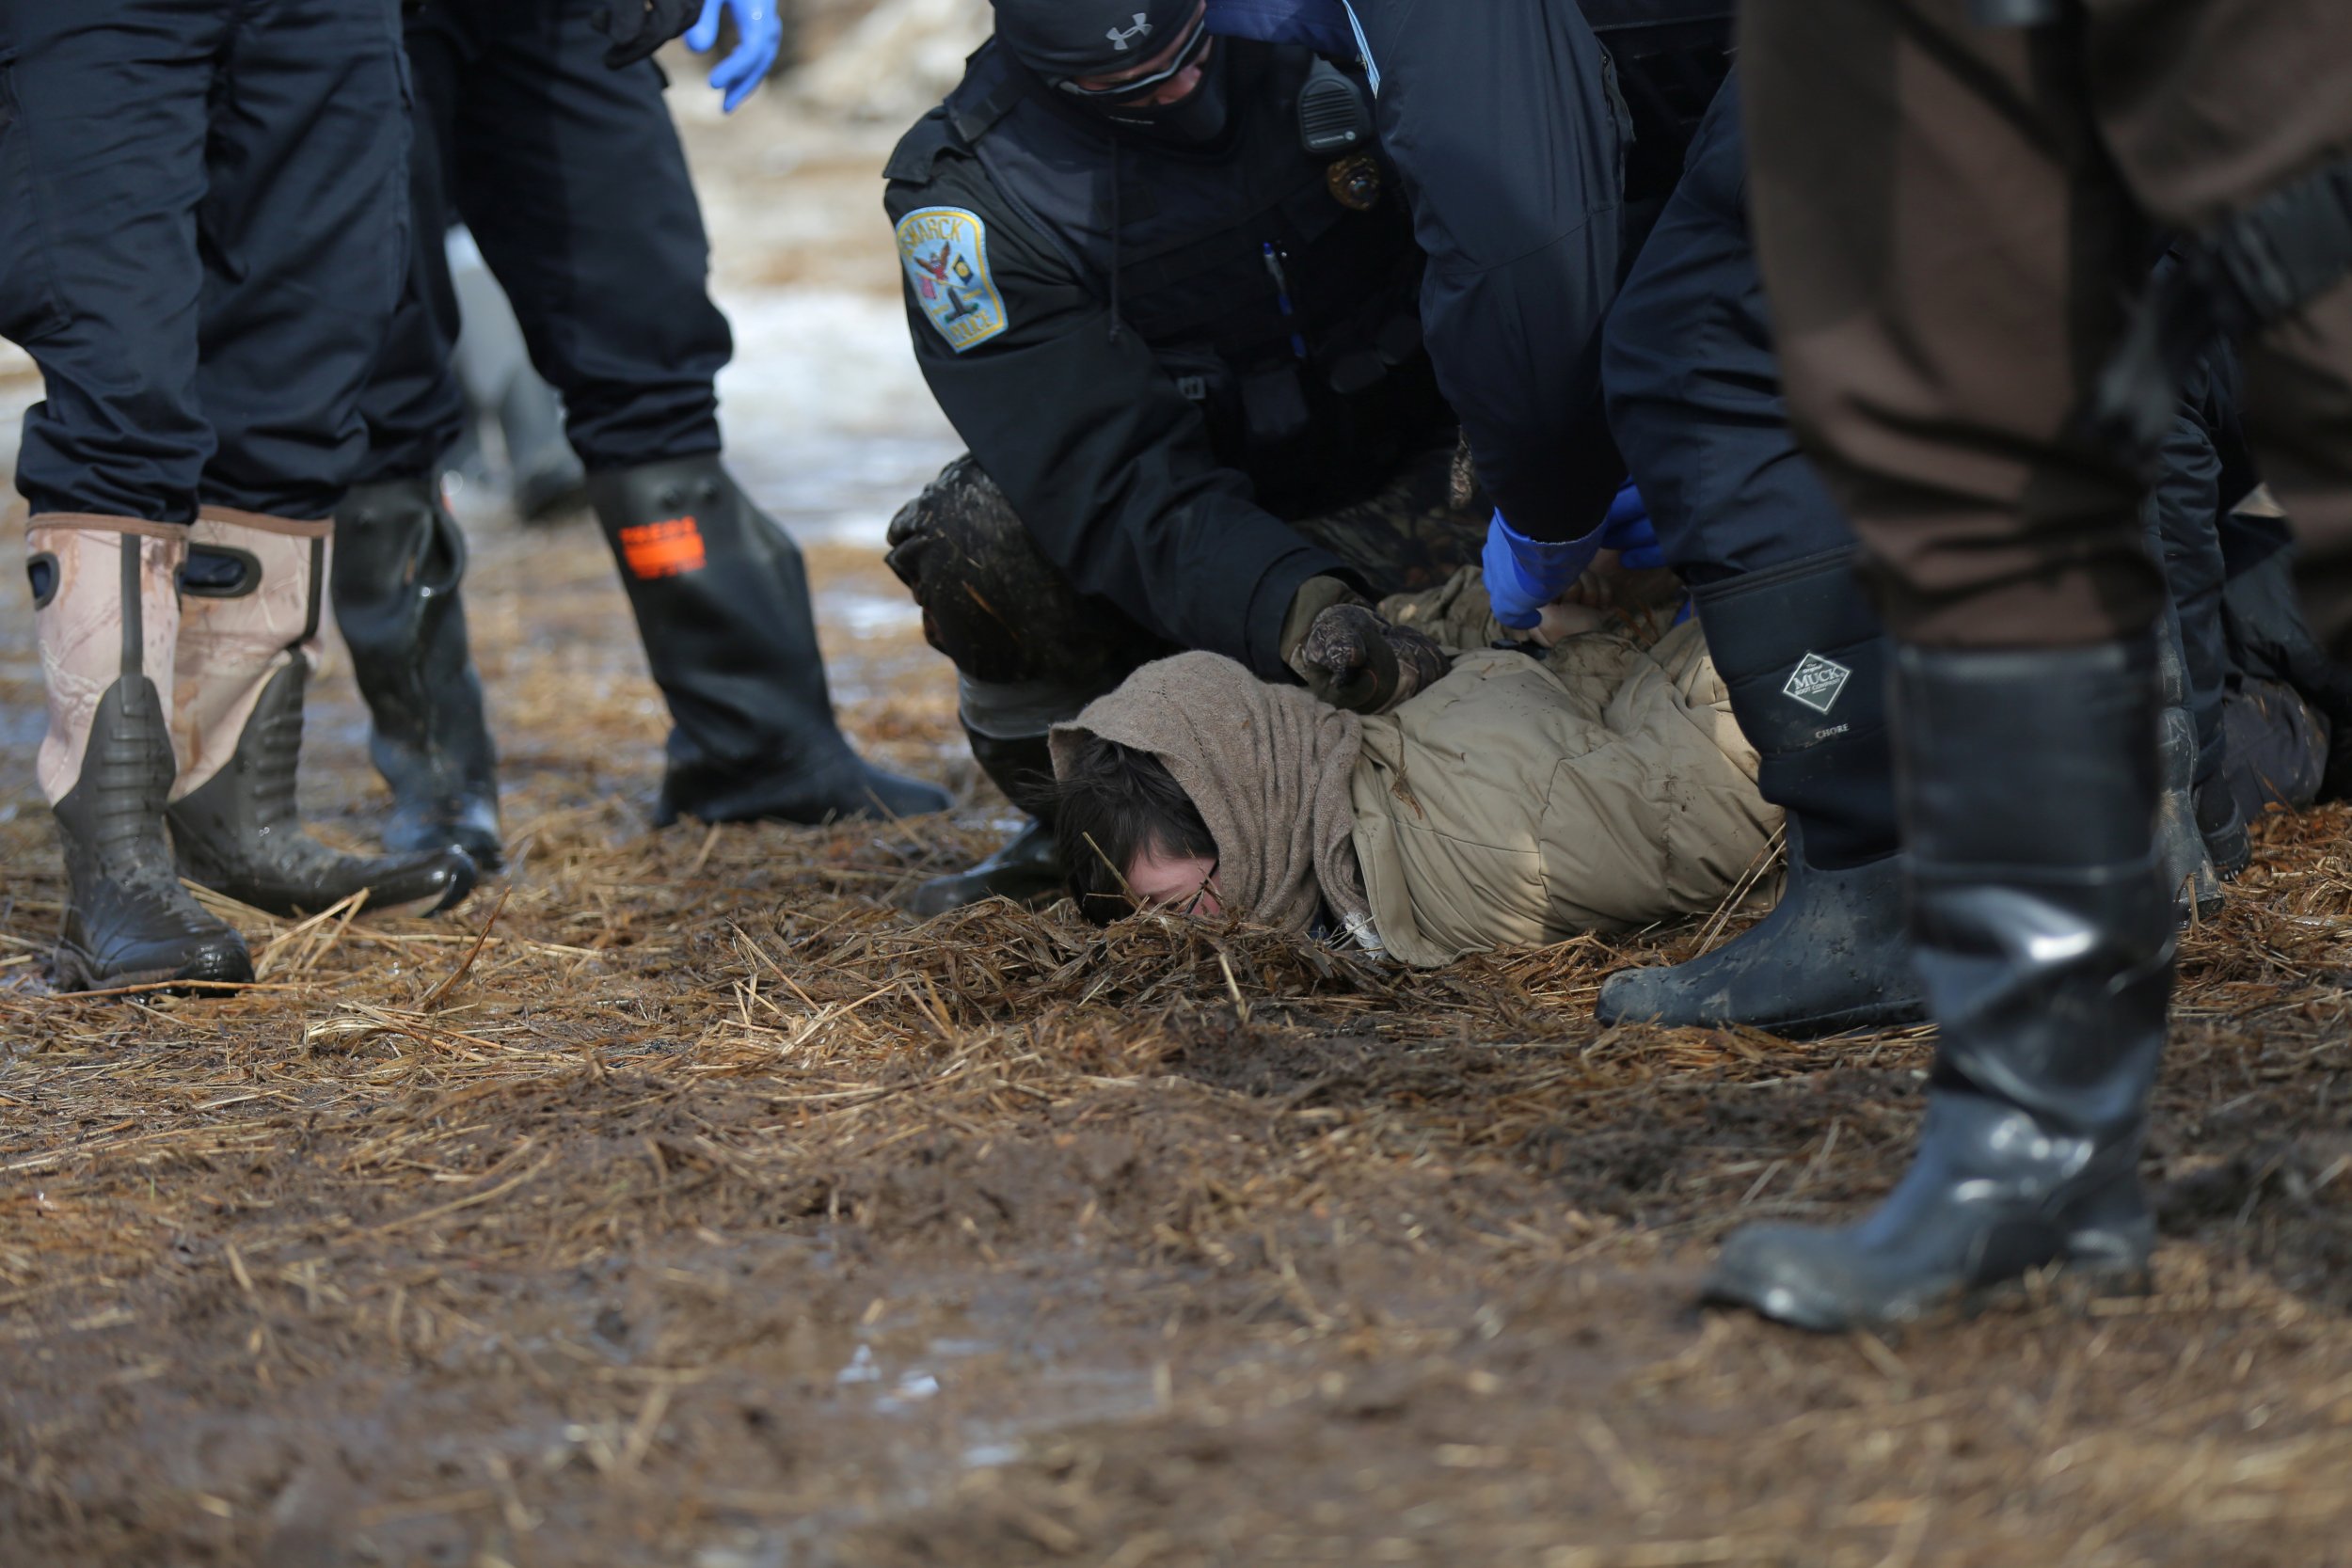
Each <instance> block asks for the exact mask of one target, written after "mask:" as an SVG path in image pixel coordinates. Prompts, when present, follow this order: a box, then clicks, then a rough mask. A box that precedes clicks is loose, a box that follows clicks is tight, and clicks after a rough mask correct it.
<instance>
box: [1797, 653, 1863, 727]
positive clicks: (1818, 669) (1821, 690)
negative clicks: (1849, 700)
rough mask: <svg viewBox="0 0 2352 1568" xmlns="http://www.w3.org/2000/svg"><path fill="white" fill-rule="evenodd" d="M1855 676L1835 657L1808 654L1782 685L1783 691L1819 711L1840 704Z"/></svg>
mask: <svg viewBox="0 0 2352 1568" xmlns="http://www.w3.org/2000/svg"><path fill="white" fill-rule="evenodd" d="M1852 678H1853V672H1852V671H1851V670H1849V669H1847V668H1846V667H1845V666H1844V665H1842V664H1840V663H1838V662H1837V661H1836V659H1834V658H1823V657H1821V656H1820V654H1807V655H1805V656H1804V658H1803V659H1802V660H1801V661H1799V663H1798V665H1797V667H1796V669H1795V670H1794V671H1792V672H1790V673H1789V676H1788V685H1787V686H1784V687H1782V688H1781V689H1780V694H1781V695H1782V696H1784V697H1793V698H1795V699H1796V700H1797V701H1798V702H1800V703H1803V704H1804V705H1805V706H1807V707H1809V708H1811V709H1812V710H1813V711H1814V712H1816V713H1827V712H1828V711H1829V710H1830V709H1831V708H1834V707H1836V705H1837V699H1838V697H1839V695H1840V694H1841V693H1843V692H1844V691H1845V689H1846V683H1847V682H1848V681H1849V680H1851V679H1852Z"/></svg>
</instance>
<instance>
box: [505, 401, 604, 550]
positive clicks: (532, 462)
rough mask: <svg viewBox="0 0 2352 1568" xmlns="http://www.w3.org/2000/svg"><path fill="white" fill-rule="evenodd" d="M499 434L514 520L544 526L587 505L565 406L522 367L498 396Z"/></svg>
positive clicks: (584, 472)
mask: <svg viewBox="0 0 2352 1568" xmlns="http://www.w3.org/2000/svg"><path fill="white" fill-rule="evenodd" d="M498 416H499V434H500V435H501V436H504V437H505V440H506V471H507V475H508V483H509V484H510V486H511V494H512V497H513V499H514V503H515V513H516V515H517V516H519V517H520V518H522V520H523V521H524V522H527V523H535V522H545V521H547V520H548V519H550V518H554V517H559V516H561V515H564V514H565V513H567V512H572V511H575V510H577V509H579V508H580V507H582V506H585V505H587V504H588V474H587V470H585V469H584V468H582V467H580V458H579V456H578V455H577V454H575V453H574V452H573V451H572V446H571V443H570V442H569V441H567V440H565V439H564V404H563V403H562V402H561V401H560V400H559V399H558V398H557V396H556V393H555V388H552V387H549V386H548V384H547V383H546V382H544V381H542V380H540V379H539V377H538V375H537V374H536V373H535V372H532V370H531V369H530V367H529V366H528V365H525V366H523V367H521V368H520V369H519V371H518V373H516V375H515V376H514V377H513V378H512V379H511V380H509V381H508V382H507V384H506V390H505V391H504V392H503V393H501V395H500V397H499V406H498Z"/></svg>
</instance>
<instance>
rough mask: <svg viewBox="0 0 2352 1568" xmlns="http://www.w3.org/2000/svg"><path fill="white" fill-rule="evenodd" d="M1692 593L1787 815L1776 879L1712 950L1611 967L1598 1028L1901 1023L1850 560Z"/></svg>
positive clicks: (1910, 993)
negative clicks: (1778, 891) (1767, 901)
mask: <svg viewBox="0 0 2352 1568" xmlns="http://www.w3.org/2000/svg"><path fill="white" fill-rule="evenodd" d="M1692 597H1693V598H1694V599H1695V600H1696V601H1697V605H1698V614H1699V620H1700V623H1701V625H1702V626H1704V627H1705V628H1706V631H1707V645H1708V651H1709V653H1710V654H1712V656H1713V657H1714V660H1715V669H1716V671H1717V673H1720V674H1721V675H1722V676H1723V678H1724V685H1725V686H1726V687H1727V688H1729V689H1730V692H1731V705H1732V711H1733V713H1734V714H1735V715H1737V717H1738V718H1739V721H1740V729H1741V731H1742V732H1744V733H1745V734H1746V736H1747V737H1748V740H1749V742H1750V744H1752V745H1754V746H1755V747H1756V752H1757V753H1758V755H1759V756H1760V758H1761V762H1760V765H1759V767H1758V768H1757V775H1756V784H1757V786H1758V787H1759V788H1760V789H1761V791H1762V792H1763V795H1764V798H1765V799H1766V800H1771V801H1772V802H1773V803H1775V804H1776V805H1779V806H1781V807H1783V808H1784V809H1785V810H1786V811H1787V813H1788V885H1787V888H1786V890H1785V891H1784V892H1783V893H1782V895H1781V899H1780V903H1779V905H1778V906H1777V907H1776V908H1774V909H1773V911H1772V913H1771V914H1769V915H1767V916H1765V918H1764V919H1763V920H1762V921H1760V922H1758V923H1757V924H1756V926H1755V927H1751V928H1750V929H1748V930H1746V931H1744V932H1742V933H1740V935H1739V936H1737V937H1735V938H1733V939H1732V940H1731V941H1730V942H1725V943H1724V945H1723V946H1721V947H1719V948H1717V949H1715V950H1714V951H1713V952H1711V953H1708V954H1705V955H1703V956H1701V957H1699V958H1692V959H1691V960H1690V961H1688V962H1686V963H1679V964H1675V965H1673V966H1671V967H1667V968H1651V969H1629V970H1622V971H1620V972H1618V973H1617V974H1613V975H1611V976H1610V977H1609V978H1608V980H1607V981H1606V982H1604V983H1603V984H1602V986H1601V989H1600V1000H1599V1004H1598V1007H1597V1013H1598V1016H1599V1018H1600V1021H1601V1022H1603V1023H1619V1022H1634V1021H1643V1020H1648V1021H1655V1022H1660V1023H1663V1024H1668V1025H1673V1026H1677V1027H1689V1026H1693V1025H1706V1026H1722V1025H1726V1024H1743V1025H1746V1026H1749V1027H1752V1028H1757V1029H1764V1030H1768V1031H1770V1032H1772V1033H1773V1034H1776V1035H1782V1036H1785V1037H1788V1038H1792V1039H1804V1038H1808V1037H1814V1036H1819V1035H1833V1034H1837V1033H1840V1032H1842V1031H1845V1030H1850V1029H1880V1028H1887V1027H1891V1026H1894V1025H1897V1024H1902V1023H1910V1022H1915V1021H1916V1020H1918V1019H1919V1018H1920V1017H1921V1016H1922V1014H1921V1003H1920V999H1919V991H1918V982H1917V980H1916V979H1915V976H1914V975H1913V974H1912V971H1911V963H1910V946H1909V943H1908V942H1907V940H1906V939H1905V937H1904V935H1903V879H1902V870H1901V860H1900V857H1899V855H1898V854H1897V853H1896V850H1897V847H1898V845H1899V842H1900V840H1899V836H1898V834H1897V832H1896V825H1895V801H1894V783H1893V778H1892V774H1891V769H1890V763H1889V760H1888V754H1887V743H1886V719H1885V680H1886V649H1887V645H1888V644H1887V641H1886V637H1885V634H1884V632H1883V631H1882V630H1881V629H1880V626H1879V621H1878V616H1877V614H1876V613H1875V612H1874V611H1873V610H1871V609H1870V607H1869V605H1868V604H1867V602H1866V601H1865V600H1864V598H1863V597H1862V594H1861V590H1860V589H1859V588H1857V587H1856V586H1855V584H1854V582H1853V578H1852V570H1851V557H1850V556H1848V555H1847V554H1846V552H1844V551H1838V552H1836V553H1833V554H1825V555H1818V556H1811V557H1807V558H1806V559H1804V560H1803V561H1798V562H1790V563H1788V565H1785V566H1780V567H1776V568H1773V569H1772V570H1770V571H1764V572H1756V573H1751V574H1749V575H1748V576H1746V577H1742V578H1734V579H1732V580H1730V581H1728V582H1722V583H1716V584H1712V585H1710V586H1708V587H1705V588H1701V589H1699V590H1697V591H1696V592H1695V593H1694V594H1693V595H1692Z"/></svg>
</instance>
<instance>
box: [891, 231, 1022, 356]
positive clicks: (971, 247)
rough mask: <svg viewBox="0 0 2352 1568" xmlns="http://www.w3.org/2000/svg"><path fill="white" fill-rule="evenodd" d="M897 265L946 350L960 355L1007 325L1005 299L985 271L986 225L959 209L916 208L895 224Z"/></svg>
mask: <svg viewBox="0 0 2352 1568" xmlns="http://www.w3.org/2000/svg"><path fill="white" fill-rule="evenodd" d="M898 260H899V261H901V262H902V263H903V264H904V265H905V267H906V269H907V284H908V286H909V287H910V288H912V289H913V290H914V302H915V303H916V304H917V305H919V306H921V307H922V308H923V314H925V315H926V316H929V317H930V321H931V325H933V326H935V327H937V328H939V335H940V336H941V337H943V338H945V339H946V340H947V346H948V347H949V348H951V349H954V350H955V351H956V352H957V353H958V354H961V353H962V352H963V351H964V350H966V349H969V348H977V347H978V346H979V345H980V344H982V343H984V342H986V341H989V340H990V339H991V338H993V337H995V336H996V335H997V334H998V333H1000V332H1002V331H1004V330H1005V328H1006V326H1007V325H1009V323H1008V322H1007V320H1006V317H1005V298H1004V295H1002V294H1000V293H997V292H996V280H995V279H994V278H993V277H990V276H989V272H988V225H986V224H985V223H982V222H981V221H980V217H979V214H977V213H970V212H966V211H965V210H964V209H962V208H961V207H918V208H916V209H915V210H914V212H912V213H909V214H907V215H906V216H904V217H902V218H900V219H899V220H898Z"/></svg>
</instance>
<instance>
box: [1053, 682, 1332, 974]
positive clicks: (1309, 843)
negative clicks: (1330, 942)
mask: <svg viewBox="0 0 2352 1568" xmlns="http://www.w3.org/2000/svg"><path fill="white" fill-rule="evenodd" d="M1079 733H1087V734H1092V735H1097V736H1102V737H1103V738H1104V740H1110V741H1116V742H1117V743H1119V744H1120V745H1121V746H1130V747H1133V748H1134V749H1136V751H1139V752H1151V753H1152V755H1153V756H1156V757H1158V758H1159V759H1160V761H1161V763H1162V764H1163V765H1165V766H1166V767H1167V768H1168V772H1169V773H1170V774H1171V775H1172V776H1173V777H1174V778H1175V780H1176V782H1177V783H1178V784H1181V785H1183V786H1184V793H1185V794H1186V795H1189V796H1190V797H1192V803H1193V804H1194V806H1196V807H1197V808H1199V810H1200V818H1201V820H1202V821H1203V822H1205V823H1207V824H1208V828H1209V834H1210V836H1211V837H1213V838H1214V839H1216V849H1217V877H1216V881H1217V894H1218V901H1219V902H1220V903H1221V904H1223V906H1224V907H1225V909H1226V911H1227V912H1229V913H1232V914H1237V915H1240V916H1242V917H1243V918H1245V919H1248V920H1251V921H1255V922H1257V923H1259V924H1261V925H1265V926H1273V927H1280V928H1282V929H1285V930H1293V931H1304V930H1307V929H1310V928H1311V927H1312V926H1313V924H1314V920H1315V914H1316V909H1317V905H1318V903H1327V904H1329V905H1330V906H1331V908H1332V910H1333V911H1334V912H1336V913H1337V914H1338V915H1339V916H1340V918H1341V920H1342V922H1343V924H1344V925H1346V926H1348V927H1351V928H1353V927H1357V926H1359V925H1361V924H1363V923H1364V922H1366V921H1368V920H1369V919H1370V917H1371V909H1370V906H1369V905H1368V904H1367V903H1366V901H1365V899H1364V891H1363V879H1362V877H1361V875H1360V874H1359V872H1358V870H1357V867H1356V850H1355V846H1354V844H1353V843H1352V842H1351V835H1352V833H1353V832H1354V831H1355V815H1354V813H1353V812H1352V811H1351V810H1350V809H1349V806H1348V779H1349V776H1350V775H1351V774H1352V773H1353V772H1354V771H1355V768H1356V758H1357V754H1358V752H1360V751H1361V750H1362V746H1363V726H1362V724H1361V722H1360V721H1359V720H1358V719H1357V717H1356V716H1355V715H1354V714H1352V713H1343V712H1342V711H1341V710H1339V709H1338V708H1334V707H1329V706H1327V705H1324V704H1322V703H1320V702H1318V701H1316V700H1315V699H1314V698H1313V697H1312V696H1311V695H1309V694H1308V693H1307V692H1306V691H1305V690H1303V689H1300V688H1298V687H1295V686H1270V685H1268V684H1267V683H1265V682H1264V681H1262V680H1260V679H1259V678H1258V677H1257V676H1256V675H1253V674H1251V673H1249V671H1248V670H1247V669H1245V668H1244V667H1242V666H1241V665H1239V664H1236V663H1234V662H1233V661H1232V659H1230V658H1225V657H1220V656H1219V655H1216V654H1205V653H1189V654H1178V655H1177V656H1176V657H1173V658H1164V659H1161V660H1159V661H1158V662H1157V663H1153V664H1147V665H1145V666H1144V667H1143V668H1142V669H1140V670H1138V671H1136V673H1134V674H1132V675H1130V676H1128V677H1127V679H1126V681H1125V682H1124V684H1122V685H1121V686H1120V688H1119V689H1118V690H1116V691H1114V692H1112V693H1111V694H1110V695H1109V696H1107V697H1100V698H1097V699H1096V700H1095V701H1093V702H1092V703H1089V705H1087V707H1086V709H1085V711H1083V712H1082V713H1080V714H1079V715H1078V717H1077V719H1076V720H1075V721H1073V722H1072V723H1067V724H1057V725H1056V726H1055V727H1054V733H1053V736H1052V737H1051V740H1050V742H1049V744H1050V746H1051V748H1052V751H1053V754H1054V769H1055V771H1056V772H1057V773H1059V772H1061V771H1063V770H1064V768H1066V767H1067V766H1068V751H1069V748H1070V746H1071V745H1072V742H1073V736H1076V735H1077V734H1079Z"/></svg>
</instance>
